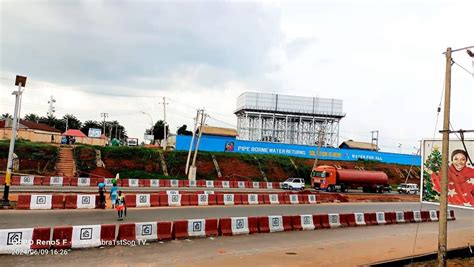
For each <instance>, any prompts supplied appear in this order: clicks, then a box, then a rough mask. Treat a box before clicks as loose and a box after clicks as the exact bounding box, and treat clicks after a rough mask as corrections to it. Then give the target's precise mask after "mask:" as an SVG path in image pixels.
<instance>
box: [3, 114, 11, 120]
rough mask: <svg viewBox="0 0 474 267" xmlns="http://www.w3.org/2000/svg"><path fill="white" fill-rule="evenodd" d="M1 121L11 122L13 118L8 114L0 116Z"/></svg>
mask: <svg viewBox="0 0 474 267" xmlns="http://www.w3.org/2000/svg"><path fill="white" fill-rule="evenodd" d="M1 119H2V120H5V119H10V120H12V119H13V116H12V115H11V114H9V113H4V114H2V117H1Z"/></svg>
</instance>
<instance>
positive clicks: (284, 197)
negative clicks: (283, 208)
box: [278, 193, 290, 204]
mask: <svg viewBox="0 0 474 267" xmlns="http://www.w3.org/2000/svg"><path fill="white" fill-rule="evenodd" d="M278 201H279V202H280V204H290V196H289V195H288V194H286V193H279V194H278Z"/></svg>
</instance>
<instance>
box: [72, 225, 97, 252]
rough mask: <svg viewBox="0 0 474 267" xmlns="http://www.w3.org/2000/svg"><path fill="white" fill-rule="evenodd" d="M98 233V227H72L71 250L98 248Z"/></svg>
mask: <svg viewBox="0 0 474 267" xmlns="http://www.w3.org/2000/svg"><path fill="white" fill-rule="evenodd" d="M100 231H101V227H100V225H78V226H73V227H72V243H71V244H72V248H90V247H98V246H100V245H101V242H100Z"/></svg>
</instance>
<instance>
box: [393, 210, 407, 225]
mask: <svg viewBox="0 0 474 267" xmlns="http://www.w3.org/2000/svg"><path fill="white" fill-rule="evenodd" d="M395 223H407V221H406V220H405V212H403V211H395Z"/></svg>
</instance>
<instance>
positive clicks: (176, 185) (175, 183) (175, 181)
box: [170, 179, 179, 187]
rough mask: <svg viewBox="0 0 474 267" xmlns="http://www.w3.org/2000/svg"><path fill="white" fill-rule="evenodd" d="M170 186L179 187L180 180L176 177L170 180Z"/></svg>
mask: <svg viewBox="0 0 474 267" xmlns="http://www.w3.org/2000/svg"><path fill="white" fill-rule="evenodd" d="M170 187H179V180H176V179H172V180H170Z"/></svg>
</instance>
